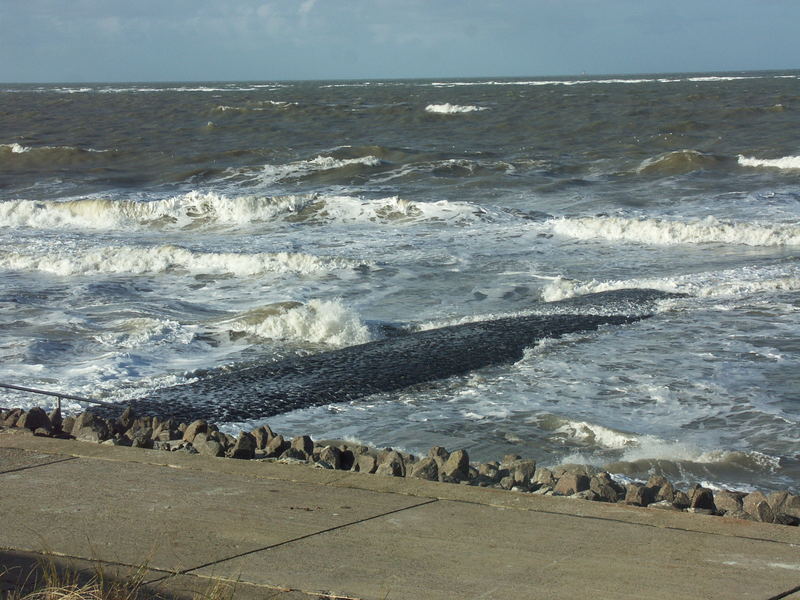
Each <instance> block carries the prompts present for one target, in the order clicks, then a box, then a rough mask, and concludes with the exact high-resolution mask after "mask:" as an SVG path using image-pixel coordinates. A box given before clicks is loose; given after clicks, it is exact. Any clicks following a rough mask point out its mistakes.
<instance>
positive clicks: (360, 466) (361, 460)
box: [352, 454, 378, 473]
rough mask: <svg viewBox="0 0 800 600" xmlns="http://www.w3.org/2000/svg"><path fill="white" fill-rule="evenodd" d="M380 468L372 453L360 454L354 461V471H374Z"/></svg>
mask: <svg viewBox="0 0 800 600" xmlns="http://www.w3.org/2000/svg"><path fill="white" fill-rule="evenodd" d="M377 468H378V461H377V460H376V459H375V457H374V456H372V455H371V454H359V455H358V456H356V460H355V462H354V463H353V468H352V470H353V471H358V472H360V473H374V472H375V469H377Z"/></svg>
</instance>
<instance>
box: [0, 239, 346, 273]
mask: <svg viewBox="0 0 800 600" xmlns="http://www.w3.org/2000/svg"><path fill="white" fill-rule="evenodd" d="M355 264H356V263H354V262H351V261H348V260H346V259H339V258H320V257H317V256H313V255H310V254H302V253H291V252H276V253H258V254H238V253H231V252H194V251H192V250H187V249H186V248H181V247H179V246H172V245H166V246H154V247H138V246H110V247H105V248H96V249H92V250H87V251H74V250H73V251H57V250H50V251H49V252H47V253H45V254H26V253H21V252H13V251H12V252H5V253H3V255H2V256H0V269H5V270H11V271H40V272H45V273H52V274H54V275H60V276H71V275H95V274H114V273H132V274H137V275H144V274H155V273H170V272H180V273H192V274H218V275H219V274H232V275H236V276H239V277H249V276H254V275H263V274H266V273H302V274H306V273H308V274H310V273H325V272H330V271H333V270H337V269H346V268H352V267H353V266H355Z"/></svg>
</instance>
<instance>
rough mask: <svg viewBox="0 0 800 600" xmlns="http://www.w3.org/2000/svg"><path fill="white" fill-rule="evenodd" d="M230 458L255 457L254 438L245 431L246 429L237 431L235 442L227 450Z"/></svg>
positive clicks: (246, 458)
mask: <svg viewBox="0 0 800 600" xmlns="http://www.w3.org/2000/svg"><path fill="white" fill-rule="evenodd" d="M228 454H229V456H230V457H231V458H238V459H242V460H250V459H251V458H255V455H256V438H255V437H254V436H253V435H251V434H249V433H247V432H246V431H241V432H239V437H238V438H237V439H236V443H235V444H234V445H233V448H231V450H230V452H228Z"/></svg>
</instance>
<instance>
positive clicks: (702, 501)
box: [689, 484, 716, 511]
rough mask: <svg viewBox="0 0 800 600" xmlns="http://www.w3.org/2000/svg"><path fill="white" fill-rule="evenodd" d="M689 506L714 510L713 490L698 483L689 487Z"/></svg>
mask: <svg viewBox="0 0 800 600" xmlns="http://www.w3.org/2000/svg"><path fill="white" fill-rule="evenodd" d="M689 508H694V509H703V510H710V511H716V506H714V492H713V491H712V490H710V489H708V488H706V487H703V486H701V485H699V484H695V485H693V486H692V487H691V488H689Z"/></svg>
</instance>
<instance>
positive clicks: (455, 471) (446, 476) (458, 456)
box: [439, 450, 469, 483]
mask: <svg viewBox="0 0 800 600" xmlns="http://www.w3.org/2000/svg"><path fill="white" fill-rule="evenodd" d="M468 478H469V455H468V454H467V451H466V450H456V451H455V452H452V453H451V454H450V456H449V457H448V458H447V460H446V461H445V462H444V464H443V465H442V466H441V468H440V469H439V479H440V480H441V481H447V482H451V483H458V482H459V481H465V480H466V479H468Z"/></svg>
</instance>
